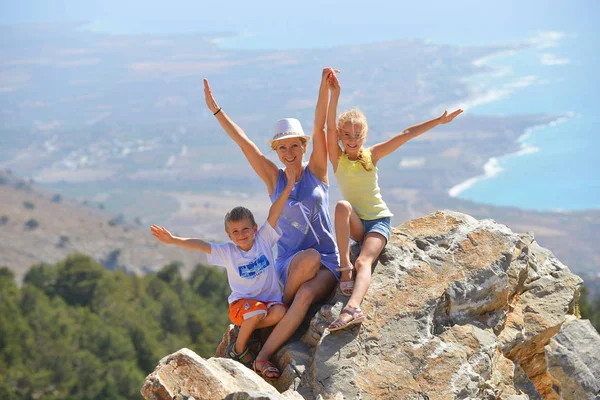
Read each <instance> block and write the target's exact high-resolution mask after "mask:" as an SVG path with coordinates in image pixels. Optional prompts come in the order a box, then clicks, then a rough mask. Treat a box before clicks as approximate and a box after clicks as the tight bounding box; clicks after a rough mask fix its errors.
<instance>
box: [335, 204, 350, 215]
mask: <svg viewBox="0 0 600 400" xmlns="http://www.w3.org/2000/svg"><path fill="white" fill-rule="evenodd" d="M351 214H352V204H350V202H348V201H346V200H340V201H338V203H337V204H336V205H335V217H336V218H349V217H350V215H351Z"/></svg>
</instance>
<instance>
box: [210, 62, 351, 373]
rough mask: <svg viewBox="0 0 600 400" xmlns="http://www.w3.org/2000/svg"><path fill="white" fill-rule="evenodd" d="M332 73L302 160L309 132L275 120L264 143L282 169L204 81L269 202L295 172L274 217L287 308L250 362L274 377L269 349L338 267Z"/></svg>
mask: <svg viewBox="0 0 600 400" xmlns="http://www.w3.org/2000/svg"><path fill="white" fill-rule="evenodd" d="M332 73H333V70H331V69H330V68H326V69H324V70H323V73H322V77H321V86H320V88H319V97H318V100H317V106H316V109H315V121H314V127H313V136H312V139H313V150H312V153H311V155H310V159H309V161H308V164H306V165H305V164H304V163H303V159H304V154H305V153H306V152H307V148H308V140H309V139H310V137H309V136H306V135H304V132H303V131H302V127H301V125H300V122H298V121H297V120H295V119H291V118H286V119H283V120H279V121H277V124H276V126H275V135H274V136H273V140H271V141H270V143H271V148H272V149H274V150H275V151H276V152H277V156H278V157H279V160H280V161H281V162H282V163H283V165H284V166H285V168H284V169H279V168H278V167H277V166H276V165H275V164H274V163H273V162H272V161H271V160H269V159H268V158H266V157H265V156H264V155H263V154H262V153H261V151H260V150H259V149H258V147H257V146H256V145H255V144H254V143H253V142H252V141H251V140H250V139H249V138H248V136H246V134H245V133H244V131H243V130H242V129H241V128H240V127H238V126H237V125H236V124H235V123H234V122H233V121H232V120H231V119H230V118H229V117H228V116H227V114H226V113H225V112H224V111H223V110H222V109H221V108H220V107H219V106H218V105H217V102H216V101H215V99H214V98H213V96H212V93H211V90H210V86H209V85H208V81H207V80H206V79H205V80H204V95H205V99H206V105H207V106H208V108H209V109H210V111H211V112H212V113H213V115H215V117H216V118H217V120H218V121H219V123H220V124H221V126H222V127H223V129H225V131H226V132H227V134H228V135H229V136H230V137H231V138H232V139H233V140H234V141H235V142H236V143H237V145H238V146H240V148H241V149H242V152H243V153H244V155H245V156H246V158H247V159H248V161H249V162H250V165H251V166H252V168H253V169H254V171H255V172H256V173H257V175H258V176H259V177H260V178H261V179H262V180H263V181H264V183H265V185H266V186H267V191H268V192H269V197H270V198H271V201H274V200H276V199H277V197H279V195H280V193H281V191H282V190H283V188H285V186H286V184H287V178H286V174H285V169H288V168H292V169H293V170H294V172H295V173H294V174H292V175H293V176H295V177H296V184H295V185H294V189H293V190H292V193H291V194H290V197H289V199H288V202H287V203H286V205H285V208H284V209H283V212H282V213H281V217H280V219H279V222H278V226H279V228H280V229H281V231H282V232H283V235H282V237H281V239H280V241H279V243H278V249H277V250H278V251H277V253H278V255H277V260H276V262H275V264H276V268H277V272H278V274H279V278H280V282H281V283H282V284H283V285H284V292H283V302H284V303H285V304H286V305H288V306H289V309H288V311H287V313H286V314H285V316H284V317H283V318H282V320H281V321H280V323H279V324H277V326H276V327H275V328H274V329H273V332H272V333H271V335H270V336H269V338H268V339H267V341H266V342H265V344H264V345H263V347H262V349H261V350H260V352H259V353H258V354H257V357H256V360H255V362H254V370H255V371H256V372H258V373H260V374H262V375H263V376H265V377H267V378H277V377H279V370H278V369H277V368H276V367H275V366H274V365H273V364H272V363H271V362H270V361H269V359H270V358H271V356H272V355H273V353H275V351H277V349H278V348H279V347H280V346H281V345H282V344H283V343H285V341H286V340H288V339H289V338H290V336H292V334H293V333H294V332H295V331H296V329H297V328H298V327H299V326H300V324H301V322H302V320H303V319H304V317H305V316H306V313H307V311H308V308H309V307H310V305H311V304H312V303H314V302H316V301H319V300H320V299H322V298H323V297H325V296H326V295H328V294H329V293H330V292H331V291H332V290H333V289H334V288H335V285H336V284H337V280H338V279H339V275H340V274H339V272H337V271H336V269H337V268H339V255H338V251H337V247H336V244H335V239H334V236H333V224H332V222H331V217H330V215H329V194H328V189H329V180H328V177H327V143H326V135H325V120H326V116H327V102H328V98H329V93H328V85H327V78H328V77H329V76H330V75H331V74H332Z"/></svg>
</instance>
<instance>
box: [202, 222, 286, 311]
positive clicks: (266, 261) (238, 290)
mask: <svg viewBox="0 0 600 400" xmlns="http://www.w3.org/2000/svg"><path fill="white" fill-rule="evenodd" d="M280 237H281V230H279V229H278V228H277V229H274V228H273V227H272V226H271V225H270V224H269V223H268V222H265V224H264V225H263V226H261V227H260V229H259V230H258V232H257V233H256V236H255V237H254V244H253V245H252V248H251V249H250V250H248V251H244V250H242V249H240V248H239V247H237V246H236V245H235V244H233V243H231V242H230V243H222V244H216V243H211V244H210V250H211V254H209V255H208V262H209V263H210V264H213V265H222V266H224V267H225V268H226V269H227V279H228V280H229V286H230V287H231V295H229V303H233V302H234V301H236V300H238V299H254V300H260V301H264V302H267V301H281V288H280V286H279V279H278V277H277V273H276V272H275V261H274V259H273V246H274V245H275V244H276V243H277V240H279V238H280Z"/></svg>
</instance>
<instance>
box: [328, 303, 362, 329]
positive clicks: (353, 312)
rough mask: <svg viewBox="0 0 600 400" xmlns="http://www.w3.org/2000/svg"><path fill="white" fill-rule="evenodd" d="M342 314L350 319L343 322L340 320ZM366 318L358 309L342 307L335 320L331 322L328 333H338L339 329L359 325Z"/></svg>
mask: <svg viewBox="0 0 600 400" xmlns="http://www.w3.org/2000/svg"><path fill="white" fill-rule="evenodd" d="M342 314H348V315H350V316H351V317H352V318H351V319H350V320H348V321H345V320H343V319H342V318H340V317H341V316H342ZM366 318H367V316H366V315H365V314H364V313H363V312H362V311H361V309H360V308H354V307H350V306H346V307H344V309H343V310H342V312H341V313H340V315H339V316H338V317H337V318H336V320H335V321H333V322H332V323H331V324H330V325H329V327H328V328H327V329H329V331H330V332H334V331H339V330H340V329H344V328H347V327H348V326H350V325H355V324H360V323H361V322H363V321H364V320H365V319H366Z"/></svg>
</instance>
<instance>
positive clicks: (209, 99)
mask: <svg viewBox="0 0 600 400" xmlns="http://www.w3.org/2000/svg"><path fill="white" fill-rule="evenodd" d="M204 100H205V101H206V106H207V107H208V109H209V110H210V111H211V112H212V113H213V114H214V113H216V112H217V110H218V109H219V105H218V104H217V101H216V100H215V98H214V97H213V95H212V92H211V91H210V85H209V84H208V79H206V78H205V79H204Z"/></svg>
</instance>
